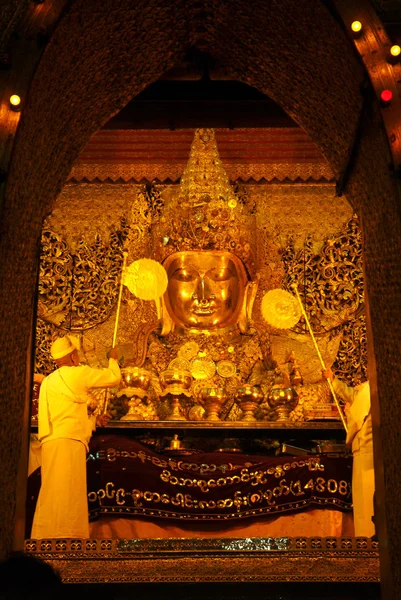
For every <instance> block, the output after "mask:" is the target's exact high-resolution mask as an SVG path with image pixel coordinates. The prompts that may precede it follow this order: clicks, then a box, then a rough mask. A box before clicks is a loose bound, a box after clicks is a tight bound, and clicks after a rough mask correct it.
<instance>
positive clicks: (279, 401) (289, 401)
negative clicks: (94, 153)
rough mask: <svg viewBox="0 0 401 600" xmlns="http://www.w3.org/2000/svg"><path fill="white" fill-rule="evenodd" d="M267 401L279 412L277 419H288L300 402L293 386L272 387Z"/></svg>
mask: <svg viewBox="0 0 401 600" xmlns="http://www.w3.org/2000/svg"><path fill="white" fill-rule="evenodd" d="M267 401H268V403H269V406H270V407H271V408H273V409H274V410H275V411H276V412H277V421H288V419H289V417H290V413H291V412H292V411H293V410H294V408H295V407H296V405H297V404H298V396H297V393H296V392H295V390H293V389H292V388H272V390H271V391H270V394H269V397H268V399H267Z"/></svg>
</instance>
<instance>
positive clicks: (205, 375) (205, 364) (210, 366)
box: [191, 358, 216, 379]
mask: <svg viewBox="0 0 401 600" xmlns="http://www.w3.org/2000/svg"><path fill="white" fill-rule="evenodd" d="M215 373H216V365H215V363H214V362H213V361H212V360H211V359H210V358H194V359H193V360H192V361H191V375H192V377H193V378H194V379H209V378H210V377H213V375H214V374H215Z"/></svg>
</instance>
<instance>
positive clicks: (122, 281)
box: [102, 252, 128, 414]
mask: <svg viewBox="0 0 401 600" xmlns="http://www.w3.org/2000/svg"><path fill="white" fill-rule="evenodd" d="M127 257H128V252H124V253H123V267H122V271H121V280H120V289H119V291H118V301H117V312H116V322H115V323H114V334H113V343H112V348H115V347H116V340H117V330H118V321H119V318H120V308H121V299H122V296H123V287H124V274H125V267H126V265H127ZM108 405H109V390H108V388H106V392H105V395H104V405H103V411H102V412H103V414H106V412H107V408H108Z"/></svg>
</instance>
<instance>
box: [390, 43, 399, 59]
mask: <svg viewBox="0 0 401 600" xmlns="http://www.w3.org/2000/svg"><path fill="white" fill-rule="evenodd" d="M390 54H391V55H392V56H399V55H400V54H401V48H400V46H398V45H397V44H394V46H391V48H390Z"/></svg>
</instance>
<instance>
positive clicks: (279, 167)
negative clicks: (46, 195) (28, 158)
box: [68, 162, 333, 183]
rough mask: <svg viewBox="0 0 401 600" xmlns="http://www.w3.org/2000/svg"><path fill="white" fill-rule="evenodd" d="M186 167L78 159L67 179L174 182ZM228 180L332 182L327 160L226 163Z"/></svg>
mask: <svg viewBox="0 0 401 600" xmlns="http://www.w3.org/2000/svg"><path fill="white" fill-rule="evenodd" d="M184 168H185V162H183V163H177V164H165V163H161V164H157V163H156V164H155V163H145V164H113V163H109V162H106V163H104V164H102V163H99V164H96V163H89V164H85V163H80V162H77V163H76V164H75V165H74V166H73V168H72V171H71V173H70V176H69V178H68V180H69V181H71V182H76V183H80V182H82V183H83V182H104V183H110V181H112V182H117V183H120V182H133V183H139V182H141V181H142V180H144V179H145V180H147V181H154V180H156V181H159V182H160V183H169V182H176V181H178V180H179V179H180V177H181V175H182V172H183V170H184ZM226 170H227V174H228V176H229V177H230V179H231V180H235V179H241V180H242V181H244V182H247V181H249V180H253V181H266V182H269V181H291V182H296V181H298V180H300V181H302V182H309V181H316V182H319V181H323V182H325V181H326V182H328V181H333V173H332V171H331V169H330V167H329V166H328V165H327V164H326V163H316V162H312V163H297V164H293V163H272V164H247V163H246V164H232V165H227V166H226Z"/></svg>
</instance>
